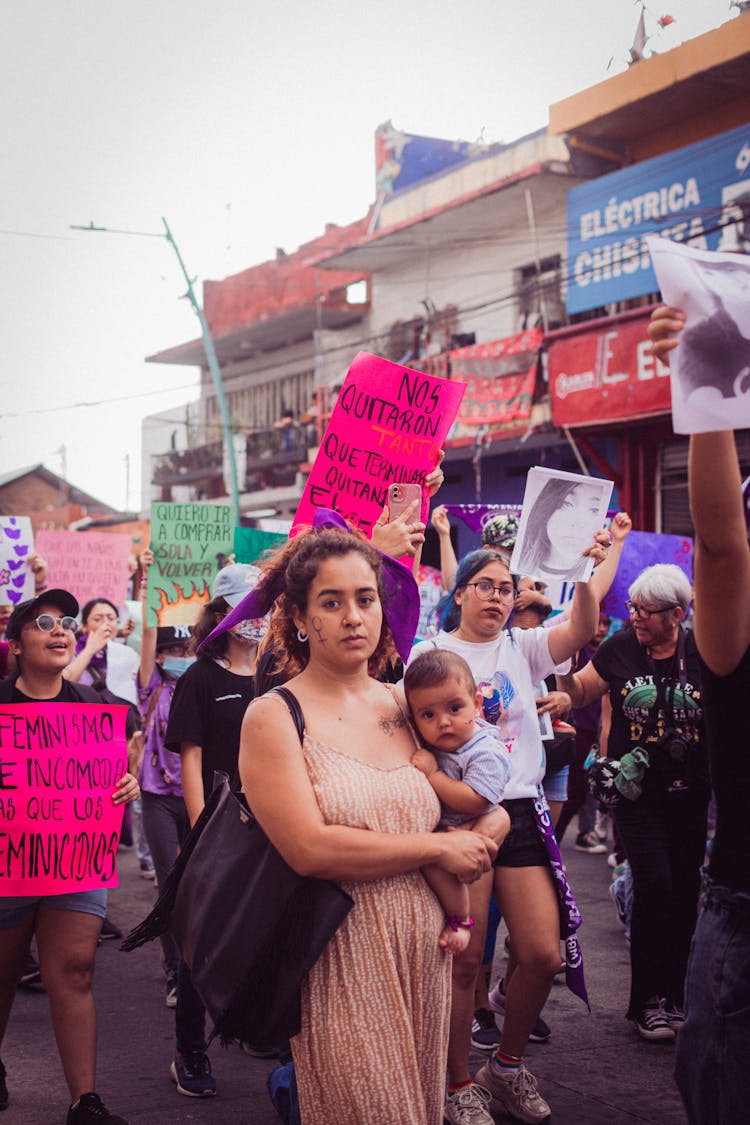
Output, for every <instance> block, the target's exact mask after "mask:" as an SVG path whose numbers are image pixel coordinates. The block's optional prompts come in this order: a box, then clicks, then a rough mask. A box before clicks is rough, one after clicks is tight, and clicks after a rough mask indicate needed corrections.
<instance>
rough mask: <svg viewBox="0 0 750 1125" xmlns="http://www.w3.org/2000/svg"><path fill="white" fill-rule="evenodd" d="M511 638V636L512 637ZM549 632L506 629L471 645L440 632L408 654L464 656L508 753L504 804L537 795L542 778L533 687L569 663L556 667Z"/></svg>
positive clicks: (486, 714) (487, 715)
mask: <svg viewBox="0 0 750 1125" xmlns="http://www.w3.org/2000/svg"><path fill="white" fill-rule="evenodd" d="M511 634H512V636H511ZM549 636H550V634H549V630H548V629H545V628H544V627H543V626H539V627H538V628H536V629H512V630H510V634H509V632H508V630H507V629H504V630H503V632H502V633H501V635H500V636H499V637H498V639H497V640H495V641H483V642H480V643H473V642H471V641H463V640H460V639H459V638H458V637H457V636H456V634H455V633H446V632H444V631H443V630H441V631H440V632H439V633H438V635H437V636H436V637H433V638H432V639H431V640H429V641H421V642H420V643H419V644H417V645H415V646H414V648H413V649H412V650H411V653H410V654H409V661H408V663H409V664H411V662H412V661H413V660H414V659H416V657H417V656H419V655H420V653H423V652H429V650H430V649H432V648H443V649H448V650H449V651H450V652H456V653H458V655H459V656H462V657H463V658H464V660H465V661H466V663H467V664H468V665H469V667H470V668H471V670H472V672H473V674H474V679H475V680H476V683H477V687H478V689H479V690H480V691H481V693H482V695H483V696H484V705H483V707H484V717H485V719H486V720H487V722H488V723H494V724H495V725H496V726H497V729H498V730H499V731H500V736H501V738H502V740H503V742H504V743H505V746H506V747H507V750H508V753H509V754H510V762H511V775H510V781H509V782H508V785H507V786H506V788H505V792H504V794H503V800H513V799H515V798H517V797H536V795H537V785H538V784H539V782H540V781H541V780H542V777H543V776H544V768H545V762H544V748H543V746H542V739H541V736H540V732H539V719H538V717H537V711H536V703H535V702H534V700H535V697H536V694H537V693H536V690H535V688H534V685H535V684H538V683H539V682H540V681H541V680H543V679H544V678H545V677H546V676H549V675H551V674H552V673H553V672H558V673H559V674H560V675H561V676H562V675H565V673H566V672H568V671H569V669H570V661H569V660H566V661H565V662H564V663H563V664H558V665H555V663H554V662H553V660H552V656H551V655H550V651H549Z"/></svg>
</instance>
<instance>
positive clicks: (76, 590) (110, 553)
mask: <svg viewBox="0 0 750 1125" xmlns="http://www.w3.org/2000/svg"><path fill="white" fill-rule="evenodd" d="M36 549H37V553H38V554H40V555H41V556H42V558H43V559H44V560H45V562H46V563H47V567H48V571H47V575H48V579H47V580H48V583H49V585H50V587H55V588H56V589H63V590H70V592H71V594H73V596H74V597H75V598H77V599H78V601H79V602H80V603H81V605H83V603H84V602H87V601H88V600H89V598H108V599H109V601H111V602H112V603H113V605H117V606H119V605H122V603H123V602H124V601H125V598H126V597H127V587H128V555H129V554H130V536H129V535H121V534H119V533H118V532H112V534H109V533H108V532H106V531H38V532H37V534H36Z"/></svg>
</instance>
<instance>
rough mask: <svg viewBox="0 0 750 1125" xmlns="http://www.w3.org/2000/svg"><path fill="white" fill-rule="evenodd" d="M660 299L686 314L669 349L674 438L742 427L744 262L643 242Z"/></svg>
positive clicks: (746, 309) (747, 392)
mask: <svg viewBox="0 0 750 1125" xmlns="http://www.w3.org/2000/svg"><path fill="white" fill-rule="evenodd" d="M648 243H649V253H650V254H651V260H652V262H653V265H654V270H655V272H656V277H657V280H658V282H659V288H660V289H661V293H662V296H663V298H664V300H665V302H666V303H667V304H668V305H671V306H672V307H674V308H677V309H681V310H682V311H683V312H684V313H685V316H686V323H685V328H684V329H683V331H682V333H681V334H680V342H679V345H678V346H677V347H676V348H675V350H674V351H673V352H670V379H671V386H672V424H673V426H674V430H675V433H678V434H704V433H712V432H714V431H716V430H740V429H746V428H747V427H748V426H750V257H747V256H745V255H743V254H732V253H719V252H717V251H713V252H712V251H710V250H693V249H691V248H690V247H687V246H679V245H677V243H675V242H669V241H667V240H666V239H663V238H649V239H648Z"/></svg>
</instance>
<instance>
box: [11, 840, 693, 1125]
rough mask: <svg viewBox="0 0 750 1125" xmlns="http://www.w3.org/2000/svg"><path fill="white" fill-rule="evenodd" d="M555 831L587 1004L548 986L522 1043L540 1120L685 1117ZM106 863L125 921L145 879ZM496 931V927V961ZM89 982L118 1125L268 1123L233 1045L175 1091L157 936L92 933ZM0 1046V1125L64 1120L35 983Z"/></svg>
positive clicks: (578, 864)
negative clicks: (1, 1073)
mask: <svg viewBox="0 0 750 1125" xmlns="http://www.w3.org/2000/svg"><path fill="white" fill-rule="evenodd" d="M568 837H569V839H568V841H567V842H566V844H565V845H564V846H563V856H564V859H565V863H566V866H567V869H568V874H569V877H570V880H571V883H572V885H573V888H574V890H575V893H576V897H577V899H578V903H579V905H580V907H581V912H582V914H583V919H584V922H583V926H582V927H581V930H580V936H581V941H582V945H583V951H584V958H585V965H586V979H587V984H588V991H589V997H590V1000H591V1013H590V1014H589V1013H588V1012H587V1011H586V1008H585V1006H584V1005H583V1004H582V1003H581V1001H580V1000H578V999H576V997H574V996H573V995H572V993H570V992H569V991H568V990H567V989H566V988H565V986H564V985H562V984H559V983H555V985H554V986H553V988H552V994H551V996H550V999H549V1002H548V1004H547V1007H546V1008H545V1011H544V1017H545V1019H546V1020H547V1022H548V1023H549V1024H550V1026H551V1028H552V1038H551V1039H550V1040H549V1042H547V1043H545V1044H530V1045H529V1048H528V1052H527V1055H526V1063H527V1066H528V1067H529V1069H530V1070H531V1071H532V1073H533V1074H535V1075H536V1076H537V1078H538V1079H539V1088H540V1090H541V1092H542V1093H543V1095H544V1097H545V1098H546V1099H547V1101H548V1102H549V1103H550V1105H551V1107H552V1111H553V1112H552V1123H553V1125H605V1123H606V1125H638V1123H645V1125H685V1121H686V1118H685V1114H684V1111H683V1109H682V1105H681V1102H680V1099H679V1095H678V1094H677V1091H676V1088H675V1086H674V1082H673V1078H672V1072H673V1067H674V1047H673V1046H672V1045H669V1044H668V1045H666V1046H665V1045H663V1044H659V1043H646V1042H643V1041H642V1040H640V1039H639V1038H638V1036H637V1035H636V1034H635V1032H634V1031H633V1029H632V1027H631V1025H630V1024H629V1023H628V1022H627V1021H626V1020H625V1019H624V1012H625V1009H626V1005H627V994H628V983H629V967H628V950H627V946H626V944H625V940H624V937H623V931H622V928H621V926H620V925H619V923H618V921H617V919H616V917H615V912H614V907H613V905H612V902H611V899H610V897H609V894H608V890H607V889H608V886H609V882H610V875H611V872H610V869H609V867H608V866H607V862H606V856H591V855H585V854H581V853H579V852H576V851H575V850H574V848H573V846H572V841H573V838H574V837H573V830H572V828H571V829H570V830H569V833H568ZM119 860H120V863H119V868H120V879H121V886H120V887H119V888H117V889H116V890H114V891H112V892H111V893H110V908H109V915H110V918H111V919H112V921H114V922H116V923H117V925H119V926H120V927H121V928H122V929H123V931H124V932H127V931H128V930H129V929H130V928H131V927H132V926H133V925H135V924H136V923H137V922H138V921H140V920H141V918H143V917H144V916H145V915H146V914H147V913H148V911H149V909H150V907H151V903H152V900H153V895H154V889H153V883H150V882H147V881H146V880H144V879H142V878H140V876H139V871H138V864H137V862H136V859H135V856H134V854H133V849H120V853H119ZM503 933H504V931H503V929H502V927H501V931H500V935H501V936H500V940H499V941H498V951H499V953H498V959H497V964H498V966H499V965H500V964H501V962H502V947H503V941H502V935H503ZM95 990H96V997H97V1010H98V1015H99V1065H98V1091H99V1093H100V1095H101V1097H102V1099H103V1100H104V1102H105V1104H106V1105H107V1106H108V1107H109V1108H110V1110H111V1111H113V1112H115V1113H118V1114H120V1115H122V1116H123V1117H125V1118H126V1120H127V1121H128V1122H129V1125H178V1123H182V1122H186V1123H188V1122H189V1123H192V1125H203V1123H209V1122H210V1123H212V1125H235V1123H236V1125H240V1123H241V1125H278V1123H279V1118H278V1117H277V1116H276V1114H275V1112H274V1110H273V1108H272V1106H271V1104H270V1102H269V1100H268V1097H267V1094H266V1089H265V1083H266V1076H267V1074H268V1072H269V1071H270V1069H271V1067H272V1066H273V1065H274V1064H273V1062H269V1061H265V1060H257V1059H253V1058H250V1057H248V1056H246V1055H244V1054H242V1053H241V1052H240V1051H239V1050H238V1049H237V1048H230V1049H228V1050H225V1049H223V1048H222V1047H221V1046H220V1045H219V1044H218V1043H217V1044H215V1045H213V1046H212V1047H211V1051H210V1054H211V1059H212V1064H213V1070H214V1074H215V1075H216V1078H217V1081H218V1087H219V1092H218V1095H217V1097H215V1098H206V1099H197V1098H186V1097H183V1096H181V1095H179V1094H178V1093H177V1092H176V1090H175V1087H174V1085H173V1083H172V1081H171V1080H170V1078H169V1064H170V1062H171V1059H172V1051H173V1047H174V1012H173V1011H172V1010H170V1009H168V1008H167V1007H166V1006H165V1004H164V986H163V975H162V972H161V968H160V964H159V950H158V946H157V943H151V945H149V946H146V947H145V948H143V949H140V950H136V951H135V952H134V953H122V952H121V951H120V949H119V942H112V941H109V942H106V943H103V944H102V946H101V947H100V949H99V952H98V955H97V970H96V983H95ZM2 1057H3V1061H4V1063H5V1065H6V1067H7V1070H8V1086H9V1089H10V1097H11V1104H10V1108H9V1109H8V1110H7V1111H6V1112H5V1113H3V1114H2V1115H1V1116H0V1125H64V1122H65V1114H66V1110H67V1103H68V1098H67V1090H66V1087H65V1082H64V1079H63V1075H62V1068H61V1066H60V1061H59V1058H58V1056H57V1052H56V1050H55V1046H54V1039H53V1035H52V1029H51V1025H50V1019H49V1008H48V1004H47V998H46V995H45V993H44V992H41V991H35V992H32V991H24V990H19V992H18V995H17V998H16V1003H15V1005H14V1009H13V1012H12V1014H11V1020H10V1026H9V1029H8V1034H7V1036H6V1041H5V1044H4V1046H3V1050H2ZM483 1061H484V1057H483V1056H482V1055H481V1054H480V1053H478V1052H477V1053H475V1054H474V1055H473V1058H472V1062H473V1064H474V1066H475V1068H478V1067H479V1066H480V1065H481V1063H482V1062H483ZM492 1108H493V1109H494V1110H495V1115H496V1121H497V1122H499V1123H500V1122H506V1123H507V1122H509V1121H510V1119H509V1118H508V1117H507V1116H506V1115H505V1114H504V1112H503V1111H502V1110H501V1109H500V1108H499V1107H498V1106H497V1103H493V1106H492ZM330 1125H348V1123H347V1122H346V1121H341V1122H331V1123H330ZM383 1125H398V1123H397V1122H390V1121H389V1122H383Z"/></svg>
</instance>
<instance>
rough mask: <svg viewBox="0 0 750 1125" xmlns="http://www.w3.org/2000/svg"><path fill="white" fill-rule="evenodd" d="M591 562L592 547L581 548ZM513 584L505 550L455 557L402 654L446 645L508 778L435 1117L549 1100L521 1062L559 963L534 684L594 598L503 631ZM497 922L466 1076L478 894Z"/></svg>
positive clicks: (584, 636) (480, 1114) (479, 1123)
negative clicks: (495, 1041)
mask: <svg viewBox="0 0 750 1125" xmlns="http://www.w3.org/2000/svg"><path fill="white" fill-rule="evenodd" d="M586 553H587V554H591V555H592V556H593V557H594V558H595V559H596V560H597V561H601V560H602V559H603V558H604V550H603V548H602V547H601V546H598V545H594V546H592V547H590V548H588V549H587V552H586ZM514 600H515V589H514V585H513V580H512V578H511V575H510V570H509V568H508V561H507V559H506V557H505V556H504V555H503V554H502V553H500V552H499V551H496V550H492V549H487V548H482V549H480V550H478V551H473V552H472V553H471V554H469V555H467V556H466V557H465V558H463V559H462V560H461V562H460V564H459V566H458V570H457V572H456V578H455V584H454V586H453V589H452V590H451V591H450V593H449V594H448V595H447V596H446V599H445V602H444V613H445V616H444V623H443V628H442V630H441V631H440V632H439V633H438V635H437V636H436V637H434V638H432V639H431V640H429V641H423V642H421V643H420V644H418V645H416V646H415V647H414V648H413V649H412V652H411V655H410V657H409V663H411V661H412V660H414V659H415V658H416V657H417V656H418V655H419V654H420V653H422V652H425V651H427V650H428V649H430V648H431V647H437V648H445V649H449V650H450V651H452V652H457V653H458V654H459V655H460V656H462V657H463V658H464V660H465V661H466V662H467V664H468V665H469V667H470V668H471V670H472V672H473V674H474V678H475V680H476V682H477V687H478V689H479V691H480V692H481V693H482V695H483V697H484V703H483V710H484V717H485V719H486V720H487V721H488V722H491V723H494V724H496V725H497V727H498V729H499V731H500V733H501V736H502V738H503V741H504V742H505V744H506V746H507V747H508V749H509V751H510V759H511V779H510V782H509V784H508V786H507V787H506V790H505V797H504V799H503V802H502V804H503V807H504V808H505V809H506V811H507V812H508V813H509V815H510V820H511V829H510V833H509V835H508V837H507V838H506V840H505V843H504V844H503V845H502V847H501V848H500V851H499V852H498V855H497V858H496V860H495V867H494V873H488V875H486V876H484V877H483V878H482V879H480V880H479V881H477V882H476V883H473V884H471V886H470V887H469V897H470V904H471V905H470V912H471V916H472V917H473V918H474V920H475V923H476V924H475V926H474V928H473V929H472V931H471V938H470V942H469V948H468V950H467V952H466V953H465V954H463V955H462V956H461V957H459V958H456V959H455V961H454V963H453V1003H452V1010H451V1028H450V1042H449V1047H448V1082H449V1086H448V1095H447V1099H446V1104H445V1117H446V1120H448V1121H449V1122H451V1123H452V1125H469V1122H471V1125H492V1122H493V1118H492V1117H491V1115H490V1113H489V1110H488V1104H489V1101H490V1096H492V1097H494V1098H496V1099H497V1100H499V1101H500V1102H501V1103H502V1104H503V1105H504V1107H505V1109H506V1110H507V1111H508V1112H509V1113H510V1114H511V1115H512V1116H513V1117H516V1118H518V1119H520V1120H522V1121H527V1122H535V1121H543V1120H545V1119H546V1118H547V1116H548V1115H549V1113H550V1107H549V1106H548V1105H547V1102H546V1101H545V1100H544V1099H543V1098H542V1097H541V1095H540V1094H539V1092H538V1090H537V1084H536V1079H535V1078H534V1077H533V1075H532V1074H530V1073H529V1071H528V1070H527V1069H526V1067H525V1066H524V1063H523V1054H524V1051H525V1048H526V1044H527V1041H528V1038H529V1034H530V1032H531V1030H532V1028H533V1027H534V1024H535V1023H536V1021H537V1019H538V1017H539V1013H540V1012H541V1010H542V1008H543V1007H544V1004H545V1002H546V1000H547V996H548V994H549V990H550V987H551V985H552V981H553V979H554V977H555V974H556V973H557V971H558V969H559V968H560V908H559V904H558V897H557V893H556V891H555V884H554V880H553V875H552V866H551V862H550V859H549V854H548V850H547V848H546V846H545V843H544V840H543V836H542V832H541V829H540V825H539V821H538V818H537V813H536V811H535V801H536V799H537V796H538V786H539V784H540V782H541V779H542V776H543V774H544V750H543V748H542V741H541V736H540V731H539V720H538V716H537V707H536V702H535V696H536V690H535V685H536V684H538V683H540V682H541V681H542V680H543V679H545V677H546V676H548V675H550V674H551V673H552V672H555V671H559V670H561V669H562V670H563V671H567V670H568V668H569V664H568V661H569V659H570V658H571V657H572V656H573V655H574V654H575V653H576V652H577V651H578V649H580V648H582V647H583V645H584V644H586V642H587V641H588V640H589V639H590V638H591V637H592V636H593V635H594V633H595V632H596V625H597V618H598V613H599V607H598V604H597V601H596V597H595V596H594V594H593V593H592V591H591V589H590V587H589V584H588V583H577V584H576V587H575V594H574V597H573V602H572V606H571V611H570V617H569V618H568V620H567V621H565V622H564V623H563V624H561V625H559V626H558V627H557V628H555V629H545V628H543V627H541V626H540V627H538V628H534V629H510V628H509V627H508V626H509V619H510V615H511V612H512V610H513V607H514ZM491 893H494V897H495V900H496V902H497V904H498V906H499V907H500V910H501V911H502V914H503V917H504V918H505V920H506V923H507V926H508V930H509V932H510V935H511V942H512V945H513V950H514V952H515V953H516V956H517V960H518V968H517V970H516V972H515V973H514V974H513V977H512V978H511V980H510V983H509V985H508V991H507V995H506V997H505V1005H506V1009H505V1019H504V1024H503V1034H502V1040H501V1043H500V1047H499V1049H498V1052H497V1054H495V1055H493V1057H492V1058H491V1060H490V1061H489V1062H488V1063H487V1064H486V1065H485V1066H483V1067H482V1068H481V1069H480V1071H479V1072H478V1073H477V1076H476V1082H472V1080H471V1078H470V1074H469V1043H470V1039H471V1026H472V1019H473V1016H474V990H475V985H476V980H477V976H478V973H479V970H480V967H481V961H482V954H483V950H484V942H485V932H486V929H487V914H488V907H489V900H490V894H491Z"/></svg>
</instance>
